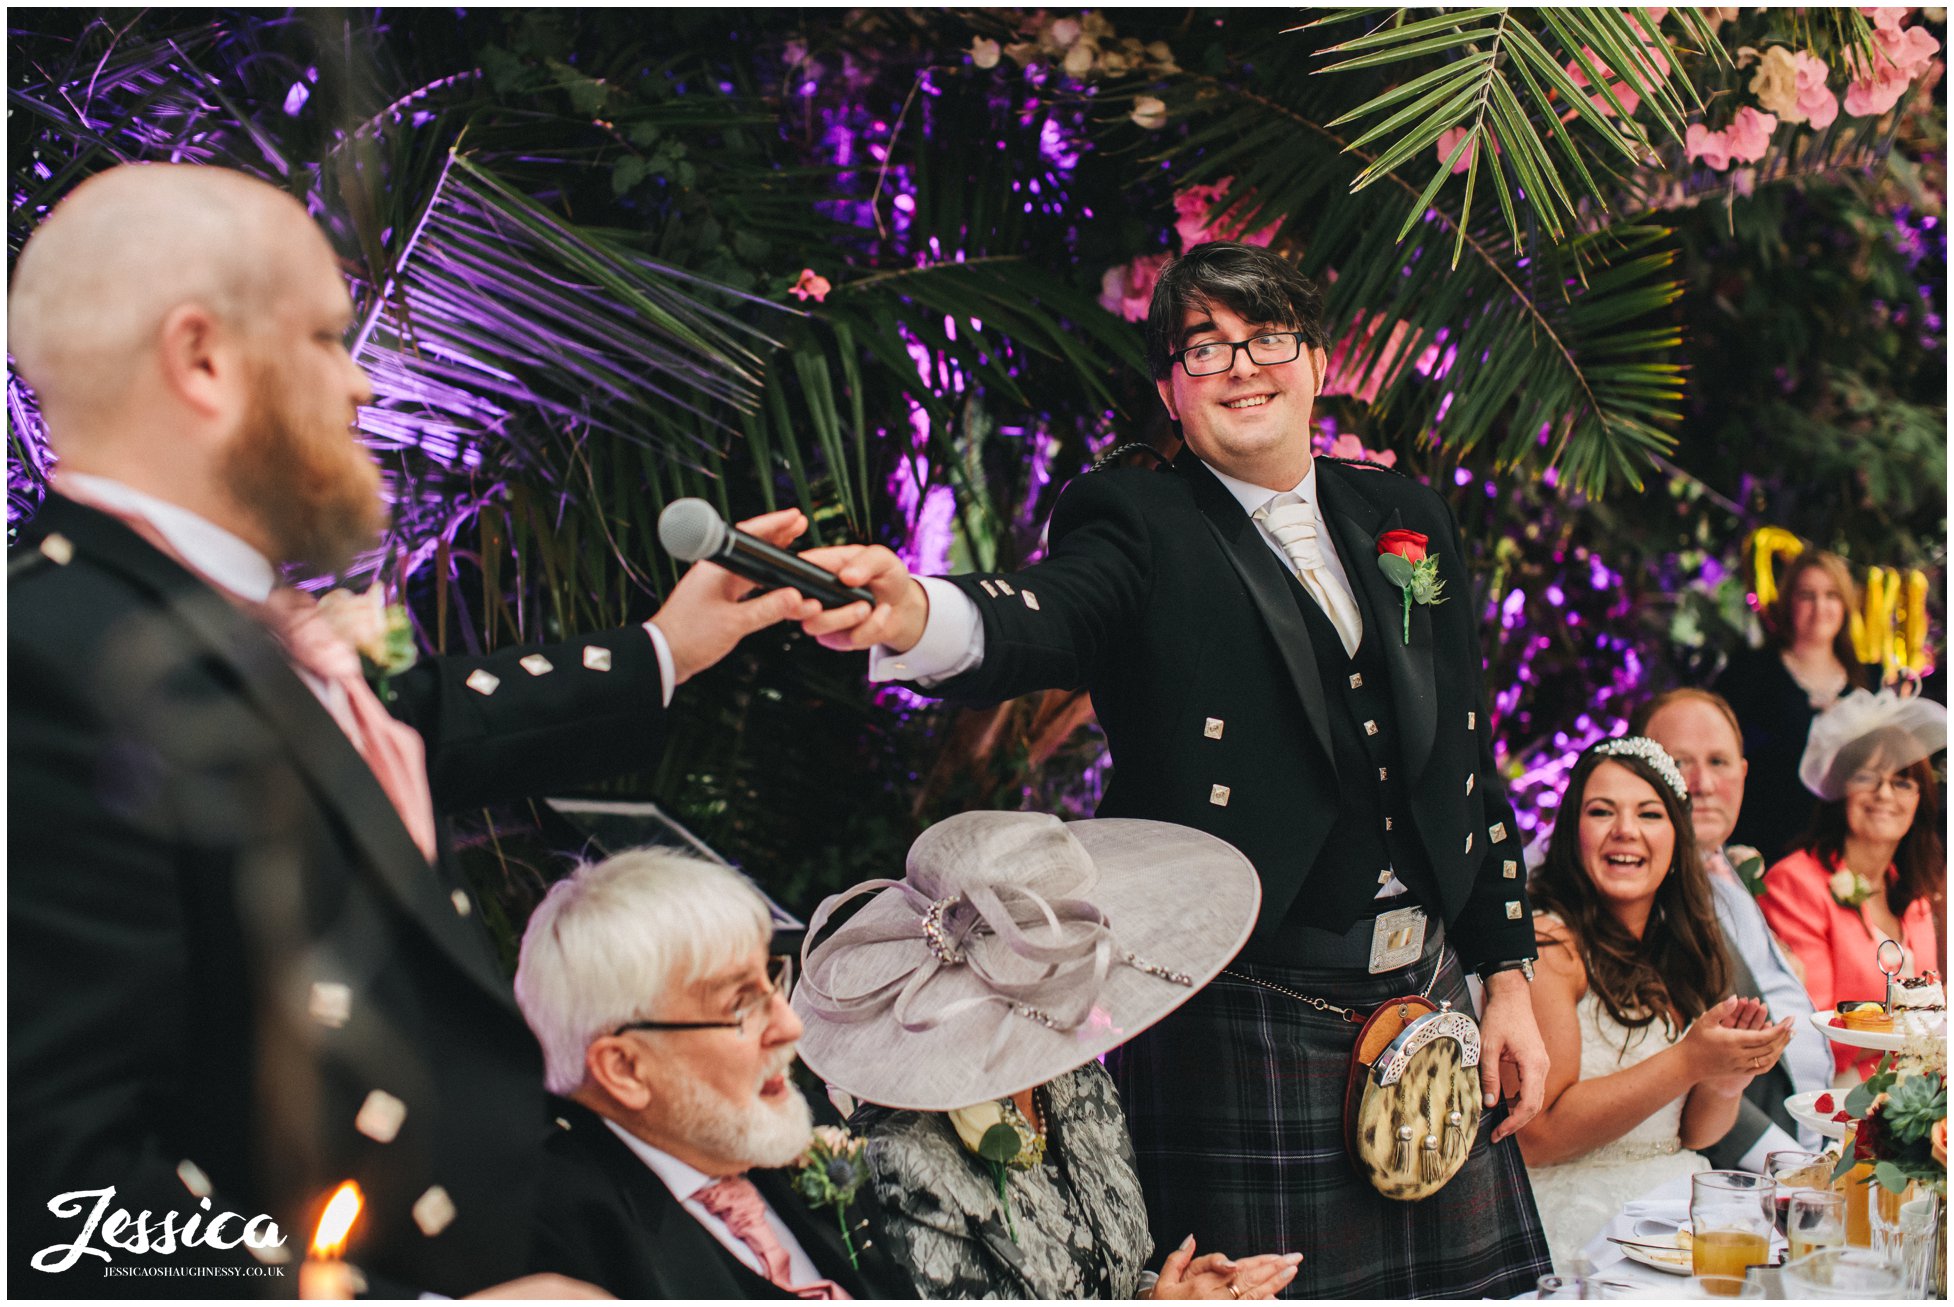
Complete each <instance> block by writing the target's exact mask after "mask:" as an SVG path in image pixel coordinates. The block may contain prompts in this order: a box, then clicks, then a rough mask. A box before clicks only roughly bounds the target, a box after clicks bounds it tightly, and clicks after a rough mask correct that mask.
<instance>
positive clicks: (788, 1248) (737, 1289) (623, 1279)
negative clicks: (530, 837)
mask: <svg viewBox="0 0 1954 1307" xmlns="http://www.w3.org/2000/svg"><path fill="white" fill-rule="evenodd" d="M771 932H772V925H771V920H770V918H769V915H768V912H767V906H766V902H765V901H764V900H763V899H762V898H761V897H760V895H759V894H758V893H757V892H756V891H755V890H754V889H753V887H752V886H751V885H749V884H748V883H747V882H746V880H745V879H744V878H742V877H741V876H740V875H739V873H737V872H735V871H732V870H730V869H728V868H726V867H722V866H719V865H718V864H716V863H711V862H706V861H703V860H701V859H698V858H693V857H688V856H685V855H682V854H677V853H669V852H662V851H653V850H637V851H632V852H628V853H621V854H619V855H617V856H616V857H613V858H610V859H608V860H606V861H604V862H600V863H597V864H595V865H592V866H587V867H584V868H581V869H580V870H578V871H577V872H576V873H575V874H573V875H571V876H569V877H568V878H566V879H564V880H561V881H559V882H557V884H556V885H555V886H553V887H552V888H551V890H550V892H549V895H548V897H546V898H545V899H544V900H543V902H542V904H541V905H540V906H538V907H537V909H536V911H535V913H534V914H533V915H532V916H531V917H530V920H529V928H528V929H527V930H526V931H525V932H524V934H523V941H522V962H521V965H520V966H519V967H518V968H517V971H516V998H517V1001H518V1002H519V1003H521V1005H522V1011H523V1015H524V1017H526V1018H527V1019H528V1021H529V1027H530V1029H531V1030H533V1031H534V1032H535V1034H536V1039H537V1042H539V1043H540V1044H541V1045H542V1046H543V1057H544V1062H545V1076H546V1081H545V1083H546V1084H547V1085H548V1087H549V1088H550V1090H551V1091H552V1092H554V1093H557V1094H560V1095H563V1097H562V1099H560V1100H559V1101H558V1102H557V1112H558V1116H557V1122H556V1124H557V1130H556V1133H555V1134H554V1136H553V1137H552V1138H551V1140H550V1142H549V1144H548V1147H547V1150H546V1152H547V1160H546V1162H545V1165H544V1170H543V1183H542V1192H541V1202H540V1204H539V1205H538V1208H537V1222H538V1235H537V1239H536V1244H535V1251H534V1253H533V1259H534V1265H535V1269H537V1270H539V1271H555V1272H560V1273H563V1274H565V1275H571V1276H575V1277H577V1278H578V1279H581V1280H588V1281H590V1282H591V1283H594V1284H599V1285H602V1286H603V1287H604V1288H606V1289H608V1290H610V1291H611V1292H613V1293H615V1294H617V1295H618V1296H619V1297H620V1298H784V1297H800V1298H862V1297H876V1298H886V1297H909V1296H912V1295H911V1291H910V1288H909V1285H908V1282H907V1280H906V1279H905V1278H904V1277H902V1276H901V1275H900V1274H899V1273H897V1272H896V1271H895V1270H894V1268H892V1267H891V1266H890V1265H889V1263H888V1262H887V1261H886V1259H884V1257H883V1255H882V1253H881V1251H880V1250H879V1249H877V1248H875V1247H874V1245H873V1240H872V1239H870V1238H869V1237H868V1233H867V1231H866V1230H865V1229H863V1228H862V1227H861V1220H862V1218H861V1215H860V1213H859V1212H858V1211H853V1210H851V1209H848V1208H844V1209H843V1210H842V1212H841V1213H840V1214H839V1217H838V1216H837V1214H836V1213H835V1212H834V1211H832V1210H824V1211H819V1212H816V1211H813V1210H811V1209H810V1207H809V1205H808V1204H807V1202H805V1201H804V1200H803V1199H802V1198H801V1197H800V1196H799V1195H798V1194H797V1193H796V1192H795V1191H794V1186H793V1179H792V1176H791V1175H790V1174H789V1173H787V1172H785V1171H783V1170H782V1169H781V1168H784V1167H787V1166H788V1165H789V1164H790V1163H793V1162H794V1161H795V1160H796V1159H797V1158H799V1157H800V1156H801V1154H803V1153H804V1152H806V1151H807V1149H808V1146H809V1144H810V1143H811V1142H812V1141H813V1122H812V1117H811V1115H810V1113H809V1110H808V1105H807V1102H806V1101H805V1100H804V1099H803V1098H802V1097H801V1093H800V1090H799V1089H797V1088H796V1087H795V1086H794V1083H793V1080H792V1079H791V1077H790V1075H789V1072H790V1069H791V1067H792V1065H793V1062H794V1049H795V1044H796V1042H797V1041H798V1040H799V1039H800V1036H801V1022H800V1019H799V1018H798V1017H796V1016H795V1015H794V1010H793V1009H792V1008H790V1007H788V1006H787V992H788V988H789V986H790V985H791V984H792V979H793V968H792V962H791V960H790V959H789V958H787V957H784V956H782V957H773V958H770V957H769V956H768V954H767V945H768V941H769V939H770V937H771ZM891 1055H892V1056H893V1055H894V1054H893V1053H892V1054H891ZM867 1199H868V1195H867V1194H866V1193H864V1194H863V1200H862V1201H863V1203H864V1204H866V1202H867ZM843 1223H845V1224H846V1225H847V1226H848V1227H850V1241H852V1244H853V1251H852V1252H851V1250H850V1248H849V1246H848V1241H844V1238H843V1235H842V1225H843ZM857 1262H859V1266H858V1265H856V1263H857Z"/></svg>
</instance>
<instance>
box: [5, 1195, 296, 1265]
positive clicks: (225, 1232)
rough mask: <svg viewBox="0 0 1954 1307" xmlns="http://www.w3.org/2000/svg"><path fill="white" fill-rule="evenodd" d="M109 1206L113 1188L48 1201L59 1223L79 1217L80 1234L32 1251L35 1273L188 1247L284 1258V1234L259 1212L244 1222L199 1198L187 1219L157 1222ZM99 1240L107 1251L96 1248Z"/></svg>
mask: <svg viewBox="0 0 1954 1307" xmlns="http://www.w3.org/2000/svg"><path fill="white" fill-rule="evenodd" d="M114 1202H115V1186H114V1185H110V1186H108V1187H107V1188H106V1189H76V1190H74V1191H72V1192H70V1193H65V1194H56V1195H55V1196H54V1197H53V1198H50V1199H49V1200H48V1205H47V1209H48V1211H50V1212H52V1213H54V1215H56V1216H58V1217H60V1218H61V1219H62V1220H75V1219H77V1218H80V1219H81V1222H82V1225H81V1233H80V1234H79V1235H77V1236H76V1238H75V1241H74V1242H73V1243H57V1244H50V1245H48V1246H47V1247H46V1248H43V1249H41V1251H39V1252H37V1253H35V1254H34V1257H33V1260H32V1262H31V1265H32V1266H33V1267H34V1269H35V1270H37V1271H47V1272H49V1273H58V1272H61V1271H65V1270H67V1269H69V1268H70V1267H72V1266H74V1265H75V1264H76V1263H77V1262H79V1261H80V1260H81V1259H82V1258H83V1257H99V1258H101V1259H102V1261H103V1262H105V1263H107V1264H108V1265H110V1266H114V1264H115V1258H114V1256H113V1255H112V1254H111V1253H110V1252H109V1249H111V1248H115V1249H120V1250H121V1251H123V1252H125V1253H129V1254H131V1255H135V1256H147V1255H150V1254H161V1255H164V1256H168V1255H170V1254H173V1253H176V1252H178V1251H180V1250H183V1249H191V1248H211V1249H217V1250H220V1251H225V1252H228V1251H230V1250H232V1249H235V1248H244V1249H247V1250H249V1251H250V1252H251V1253H252V1255H254V1256H256V1257H258V1258H259V1260H261V1261H283V1260H284V1259H285V1256H286V1254H285V1252H284V1247H285V1236H284V1235H282V1234H281V1233H279V1230H278V1223H277V1222H276V1221H274V1220H272V1219H271V1217H269V1216H265V1215H263V1214H260V1215H258V1216H252V1217H248V1218H247V1217H243V1216H239V1215H238V1214H237V1213H236V1212H224V1211H213V1210H212V1208H211V1205H210V1199H208V1198H203V1199H199V1200H198V1204H197V1206H198V1208H199V1209H200V1210H198V1211H194V1212H191V1213H190V1214H189V1215H188V1216H183V1214H182V1213H179V1212H175V1211H166V1212H164V1213H163V1215H162V1218H161V1219H160V1221H159V1220H158V1219H157V1218H156V1217H155V1216H154V1215H153V1214H152V1213H150V1212H149V1211H148V1210H146V1209H145V1210H144V1211H142V1212H131V1211H129V1210H128V1209H127V1208H123V1207H115V1206H113V1203H114ZM179 1217H181V1218H182V1219H180V1220H179ZM98 1238H99V1239H100V1241H101V1243H102V1244H104V1245H106V1247H96V1246H95V1243H96V1240H97V1239H98Z"/></svg>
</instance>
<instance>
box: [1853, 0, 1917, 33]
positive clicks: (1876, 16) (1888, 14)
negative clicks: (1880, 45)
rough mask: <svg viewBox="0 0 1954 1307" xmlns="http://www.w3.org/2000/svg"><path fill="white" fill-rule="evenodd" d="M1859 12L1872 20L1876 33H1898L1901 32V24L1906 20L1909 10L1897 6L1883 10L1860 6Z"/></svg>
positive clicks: (1903, 6) (1875, 7)
mask: <svg viewBox="0 0 1954 1307" xmlns="http://www.w3.org/2000/svg"><path fill="white" fill-rule="evenodd" d="M1859 12H1860V13H1862V14H1864V15H1865V16H1866V17H1867V18H1868V19H1869V20H1871V22H1872V25H1873V28H1874V30H1875V31H1882V32H1897V31H1899V30H1900V23H1901V22H1902V20H1904V19H1905V18H1906V16H1907V13H1908V12H1909V10H1908V7H1907V6H1906V5H1897V6H1893V7H1890V8H1881V7H1879V6H1877V5H1861V6H1859Z"/></svg>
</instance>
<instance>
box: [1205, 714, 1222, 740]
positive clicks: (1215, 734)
mask: <svg viewBox="0 0 1954 1307" xmlns="http://www.w3.org/2000/svg"><path fill="white" fill-rule="evenodd" d="M1225 725H1226V723H1225V722H1223V721H1222V720H1221V718H1219V717H1210V718H1208V720H1207V724H1206V725H1204V726H1203V727H1202V728H1201V734H1203V735H1205V736H1207V737H1208V738H1209V739H1210V740H1218V739H1220V738H1221V732H1222V729H1223V727H1224V726H1225Z"/></svg>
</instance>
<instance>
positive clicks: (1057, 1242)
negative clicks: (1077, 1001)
mask: <svg viewBox="0 0 1954 1307" xmlns="http://www.w3.org/2000/svg"><path fill="white" fill-rule="evenodd" d="M1037 1093H1038V1105H1039V1111H1040V1113H1041V1115H1042V1116H1043V1117H1044V1120H1045V1137H1046V1149H1045V1161H1044V1163H1043V1165H1041V1166H1039V1167H1037V1168H1035V1169H1033V1170H1030V1171H1009V1172H1007V1173H1006V1174H1007V1179H1006V1182H1005V1183H1006V1185H1007V1187H1008V1189H1009V1192H1010V1201H1011V1213H1010V1214H1011V1219H1012V1222H1013V1223H1014V1224H1015V1226H1016V1229H1017V1240H1016V1241H1015V1242H1013V1240H1012V1238H1011V1234H1010V1231H1009V1229H1008V1228H1007V1226H1006V1222H1005V1215H1004V1209H1003V1207H1002V1206H1001V1205H1000V1203H999V1201H998V1193H997V1183H996V1180H995V1179H994V1178H993V1176H992V1172H991V1168H990V1166H989V1164H988V1163H986V1162H984V1161H982V1160H980V1159H979V1158H978V1157H977V1156H976V1155H975V1154H973V1153H971V1152H970V1151H969V1150H968V1149H966V1148H965V1147H964V1146H963V1143H962V1142H961V1141H960V1140H959V1139H958V1138H957V1132H956V1130H955V1128H954V1127H953V1126H952V1125H951V1124H950V1120H949V1118H948V1117H947V1116H945V1115H943V1114H942V1113H938V1112H907V1111H894V1110H891V1109H889V1108H883V1107H876V1106H873V1105H867V1104H865V1105H863V1106H862V1107H861V1108H859V1109H858V1110H857V1111H856V1113H855V1115H854V1117H853V1118H851V1120H850V1123H849V1124H850V1125H851V1127H852V1128H853V1129H854V1130H855V1131H856V1133H858V1134H862V1135H865V1136H866V1137H867V1139H868V1150H867V1157H868V1167H869V1177H870V1179H869V1183H870V1185H871V1186H872V1187H873V1190H874V1196H875V1201H876V1203H877V1204H878V1205H879V1206H880V1207H881V1209H882V1222H881V1224H882V1227H883V1228H882V1238H883V1239H884V1240H886V1241H887V1242H888V1244H889V1248H888V1252H889V1254H890V1256H891V1257H892V1258H893V1259H894V1260H895V1261H896V1262H897V1263H898V1264H900V1265H903V1266H905V1267H907V1268H908V1270H909V1272H910V1275H911V1276H912V1278H913V1279H914V1281H915V1284H916V1289H917V1292H918V1293H919V1294H920V1295H921V1296H922V1297H924V1298H1058V1299H1079V1298H1131V1297H1133V1296H1134V1294H1135V1293H1136V1292H1137V1291H1138V1288H1139V1285H1140V1276H1141V1271H1142V1270H1143V1268H1144V1267H1145V1265H1146V1262H1147V1259H1148V1257H1150V1256H1151V1255H1152V1252H1153V1241H1152V1239H1151V1237H1150V1236H1149V1235H1148V1233H1147V1213H1146V1206H1145V1203H1144V1200H1143V1199H1142V1198H1141V1195H1140V1181H1139V1177H1138V1176H1137V1175H1136V1174H1135V1173H1134V1170H1133V1145H1132V1142H1131V1141H1130V1140H1129V1139H1128V1138H1127V1134H1126V1116H1125V1114H1124V1113H1123V1112H1122V1111H1121V1110H1120V1105H1119V1096H1118V1094H1117V1093H1115V1092H1114V1089H1113V1082H1112V1078H1111V1077H1110V1076H1108V1075H1107V1074H1106V1072H1105V1070H1104V1069H1103V1068H1101V1067H1100V1066H1099V1064H1098V1063H1096V1062H1088V1063H1087V1064H1086V1065H1085V1066H1083V1067H1080V1068H1079V1069H1078V1070H1076V1071H1071V1072H1068V1073H1066V1074H1065V1075H1062V1076H1059V1077H1058V1078H1056V1079H1054V1080H1052V1081H1050V1082H1048V1083H1047V1084H1045V1085H1043V1086H1042V1087H1040V1088H1039V1090H1038V1091H1037Z"/></svg>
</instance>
